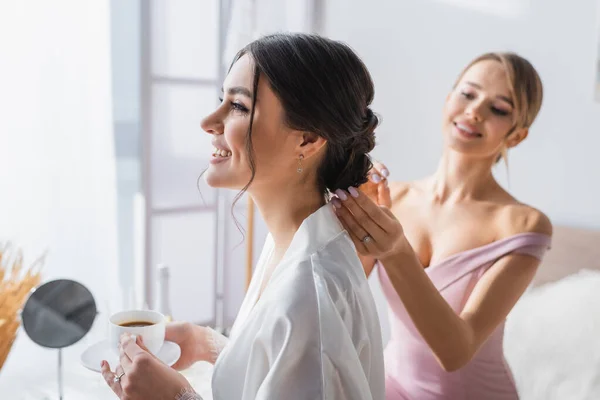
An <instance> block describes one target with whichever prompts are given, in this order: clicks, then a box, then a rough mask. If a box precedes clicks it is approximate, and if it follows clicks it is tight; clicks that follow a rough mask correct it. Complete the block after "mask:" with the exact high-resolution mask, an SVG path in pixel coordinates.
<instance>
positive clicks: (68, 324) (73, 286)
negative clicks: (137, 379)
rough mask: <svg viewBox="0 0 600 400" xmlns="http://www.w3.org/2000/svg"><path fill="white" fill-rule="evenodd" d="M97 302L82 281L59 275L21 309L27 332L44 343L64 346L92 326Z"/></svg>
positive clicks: (40, 343) (52, 346)
mask: <svg viewBox="0 0 600 400" xmlns="http://www.w3.org/2000/svg"><path fill="white" fill-rule="evenodd" d="M96 314H97V309H96V302H95V301H94V296H92V293H91V292H90V291H89V290H88V289H87V288H86V287H85V286H83V285H82V284H80V283H78V282H75V281H72V280H68V279H59V280H55V281H51V282H47V283H44V284H42V285H40V286H38V287H37V288H36V289H35V290H34V291H33V292H32V293H31V294H30V295H29V298H28V299H27V301H26V302H25V307H23V311H22V313H21V319H22V322H23V329H24V330H25V332H26V333H27V336H29V338H30V339H31V340H33V341H34V342H35V343H37V344H39V345H40V346H43V347H49V348H53V349H62V348H63V347H67V346H71V345H72V344H75V343H77V342H78V341H80V340H81V339H82V338H83V337H84V336H85V335H86V334H87V333H88V332H89V331H90V329H91V328H92V324H93V323H94V319H95V318H96Z"/></svg>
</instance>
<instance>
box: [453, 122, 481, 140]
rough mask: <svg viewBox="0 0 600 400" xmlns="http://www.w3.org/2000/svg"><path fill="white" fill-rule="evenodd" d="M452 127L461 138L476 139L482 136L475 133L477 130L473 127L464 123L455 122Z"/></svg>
mask: <svg viewBox="0 0 600 400" xmlns="http://www.w3.org/2000/svg"><path fill="white" fill-rule="evenodd" d="M454 126H455V127H456V129H457V130H458V131H459V132H460V133H461V134H462V135H463V136H466V137H469V138H477V137H482V136H483V135H482V134H481V133H479V132H477V129H476V128H475V127H474V126H472V125H470V124H467V123H464V122H455V123H454Z"/></svg>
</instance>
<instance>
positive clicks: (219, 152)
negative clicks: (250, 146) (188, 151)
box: [212, 147, 231, 158]
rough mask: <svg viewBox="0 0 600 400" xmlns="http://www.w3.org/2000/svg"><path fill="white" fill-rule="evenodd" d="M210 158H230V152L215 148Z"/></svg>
mask: <svg viewBox="0 0 600 400" xmlns="http://www.w3.org/2000/svg"><path fill="white" fill-rule="evenodd" d="M212 156H213V157H217V158H227V157H231V151H229V150H225V149H219V148H217V147H215V148H214V149H213V152H212Z"/></svg>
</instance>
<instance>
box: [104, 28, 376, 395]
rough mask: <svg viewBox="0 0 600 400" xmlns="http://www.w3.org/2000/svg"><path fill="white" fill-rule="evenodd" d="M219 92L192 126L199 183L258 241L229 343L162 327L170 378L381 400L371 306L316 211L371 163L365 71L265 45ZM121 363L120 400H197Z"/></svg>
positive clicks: (311, 48) (343, 238)
mask: <svg viewBox="0 0 600 400" xmlns="http://www.w3.org/2000/svg"><path fill="white" fill-rule="evenodd" d="M223 96H224V98H223V99H222V101H221V104H220V105H219V106H218V108H217V109H216V110H215V111H214V112H213V113H211V114H210V115H208V116H207V117H206V118H204V120H203V121H202V128H203V130H204V131H206V132H207V133H209V134H211V135H212V136H213V145H214V150H213V158H212V160H211V165H210V167H209V168H208V170H207V171H206V173H205V175H204V176H205V179H206V181H207V182H208V184H209V185H211V186H213V187H220V188H232V189H237V190H242V191H247V192H248V194H249V195H250V196H252V198H253V200H254V202H255V203H256V205H257V207H258V209H259V211H260V212H261V214H262V217H263V219H264V220H265V222H266V224H267V227H268V229H269V236H268V237H267V240H266V243H265V246H264V249H263V252H262V254H261V257H260V261H259V263H258V266H257V268H256V271H255V273H254V276H253V278H252V282H251V284H250V288H249V290H248V293H247V294H246V297H245V299H244V302H243V304H242V307H241V309H240V312H239V315H238V317H237V319H236V321H235V324H234V326H233V328H232V332H231V335H230V338H229V339H227V338H225V337H222V336H220V335H219V334H217V333H216V332H214V331H213V330H211V329H210V328H206V327H199V326H194V325H191V324H189V323H188V324H186V323H176V324H172V325H170V326H169V327H168V328H167V335H166V339H167V340H172V341H175V342H177V343H178V344H179V345H180V346H181V348H182V356H181V358H180V360H179V361H178V363H177V364H176V365H175V366H174V368H176V369H184V368H186V367H187V366H189V365H191V364H193V363H194V362H196V361H198V360H205V361H209V362H215V368H214V373H213V381H212V390H213V398H214V399H216V400H238V399H241V400H254V399H260V400H276V399H286V400H304V399H306V400H319V399H336V400H337V399H340V400H341V399H350V400H353V399H356V400H371V399H372V400H383V399H384V396H385V389H384V379H385V376H384V367H383V349H382V339H381V332H380V325H379V320H378V317H377V312H376V309H375V303H374V301H373V298H372V295H371V292H370V290H369V286H368V283H367V279H366V276H365V273H364V270H363V268H362V264H361V262H360V260H359V258H358V256H357V254H356V249H355V247H354V244H353V242H352V238H351V237H350V236H349V234H348V233H347V232H346V231H344V229H343V227H342V225H341V224H340V223H339V221H338V219H337V217H336V215H335V213H334V212H333V209H332V207H333V206H332V205H331V204H328V198H329V196H330V193H331V192H336V193H341V189H344V190H348V191H349V193H351V194H353V193H354V194H357V192H356V189H355V187H357V186H358V185H360V184H362V183H364V182H366V181H367V173H368V171H369V169H370V168H371V166H372V164H371V161H370V159H369V156H368V153H369V152H370V151H371V150H372V149H373V146H374V144H375V137H374V130H375V127H376V126H377V125H378V119H377V117H376V116H375V115H374V114H373V112H372V111H371V110H370V108H369V105H370V103H371V102H372V100H373V96H374V89H373V82H372V80H371V77H370V75H369V72H368V71H367V69H366V67H365V65H364V64H363V63H362V61H361V60H360V59H359V58H358V57H357V56H356V54H355V53H354V52H353V51H352V50H351V49H350V48H349V47H348V46H346V45H344V44H342V43H339V42H335V41H332V40H328V39H325V38H322V37H318V36H313V35H305V34H278V35H271V36H267V37H264V38H262V39H259V40H257V41H255V42H252V43H251V44H250V45H248V46H247V47H246V48H244V49H243V50H242V51H240V53H239V54H238V55H237V56H236V58H235V60H234V62H233V64H232V67H231V69H230V71H229V73H228V75H227V77H226V79H225V82H224V83H223ZM338 195H339V194H338ZM361 239H362V240H365V241H368V240H370V237H366V238H361ZM120 361H121V364H120V366H119V367H118V368H117V369H116V371H115V372H114V373H113V372H112V371H110V369H109V367H108V366H107V365H104V366H103V375H104V377H105V379H106V381H107V383H108V384H109V385H110V386H111V388H112V389H113V390H114V391H115V393H116V394H117V395H118V396H119V397H120V398H121V399H123V398H127V399H131V400H137V399H144V400H154V399H161V400H164V399H199V398H200V397H199V396H198V395H197V394H195V393H194V392H193V391H192V390H191V387H190V385H189V383H188V382H186V381H185V379H184V378H183V377H182V376H181V375H180V374H179V373H177V372H176V371H175V370H174V369H172V368H169V367H167V366H165V365H164V364H162V363H161V362H160V361H159V360H157V359H156V358H154V357H152V356H151V355H150V354H149V353H148V352H147V351H145V349H144V346H143V343H140V341H139V339H138V340H137V342H136V341H132V340H130V339H128V338H124V339H123V341H122V346H121V358H120Z"/></svg>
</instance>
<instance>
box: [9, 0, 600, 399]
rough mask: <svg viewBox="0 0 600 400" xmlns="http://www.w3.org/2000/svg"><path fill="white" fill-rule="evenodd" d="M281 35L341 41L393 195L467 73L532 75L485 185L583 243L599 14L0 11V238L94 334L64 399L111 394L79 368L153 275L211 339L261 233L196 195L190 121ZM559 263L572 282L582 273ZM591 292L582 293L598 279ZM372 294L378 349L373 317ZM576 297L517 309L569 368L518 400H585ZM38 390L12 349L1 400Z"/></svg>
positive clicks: (463, 4) (28, 349) (586, 368)
mask: <svg viewBox="0 0 600 400" xmlns="http://www.w3.org/2000/svg"><path fill="white" fill-rule="evenodd" d="M286 30H289V31H310V32H318V33H321V34H324V35H326V36H328V37H331V38H333V39H338V40H342V41H344V42H346V43H348V44H349V45H350V46H351V47H353V48H354V49H355V50H356V51H357V52H358V54H359V55H360V56H361V57H362V58H363V60H364V61H365V63H366V65H367V67H368V68H369V70H370V71H371V73H372V75H373V78H374V81H375V87H376V96H375V101H374V104H373V109H374V110H375V111H376V112H377V113H379V114H380V115H381V116H382V117H383V123H382V125H381V127H380V128H379V129H378V131H377V141H378V146H377V148H376V149H375V151H374V153H373V154H374V158H376V159H378V160H380V161H382V162H384V163H386V164H387V166H388V167H389V169H390V171H391V174H392V177H391V179H395V180H410V179H415V178H419V177H422V176H424V175H426V174H428V173H431V172H432V171H433V170H434V169H435V168H436V166H437V161H438V158H439V156H440V153H441V145H442V140H441V131H440V124H441V121H440V117H441V110H442V106H443V103H444V100H445V97H446V95H447V93H448V92H449V90H450V89H451V86H452V84H453V82H454V80H455V79H456V77H457V76H458V74H459V72H460V71H461V69H462V68H463V67H464V66H465V65H466V64H467V63H468V62H469V61H470V60H471V59H473V58H474V57H476V56H477V55H479V54H481V53H484V52H488V51H505V50H509V51H516V52H518V53H520V54H521V55H523V56H525V57H526V58H528V59H529V60H530V61H531V62H532V63H533V64H534V66H535V67H536V68H537V70H538V71H539V73H540V75H541V77H542V80H543V83H544V89H545V98H544V104H543V106H542V110H541V113H540V115H539V117H538V119H537V121H536V122H535V124H534V125H533V128H532V129H531V132H530V135H529V137H528V139H527V140H526V141H525V142H524V143H523V144H521V145H520V146H519V147H518V148H516V149H514V150H511V152H510V153H509V167H508V168H506V167H505V166H504V164H502V163H501V164H499V166H498V167H497V171H496V172H497V174H498V177H499V179H500V180H501V182H502V183H503V184H504V185H506V186H507V187H509V188H510V190H511V191H512V193H513V194H514V195H515V196H516V197H517V198H519V199H520V200H521V201H523V202H525V203H529V204H531V205H534V206H535V207H537V208H539V209H541V210H542V211H544V212H545V213H546V214H547V215H548V216H549V217H550V218H551V219H552V221H553V223H554V224H555V225H557V226H564V227H566V228H569V229H576V232H578V233H579V232H583V231H585V232H589V235H588V234H586V236H585V238H586V240H590V241H591V242H590V243H591V244H590V245H589V247H600V239H598V238H599V236H597V235H598V232H599V231H600V206H599V205H600V184H599V182H600V168H599V167H598V162H597V161H596V158H597V155H598V151H599V149H600V1H599V0H578V1H571V2H566V1H562V0H503V1H493V0H395V1H393V0H370V1H364V0H363V1H359V0H280V1H277V0H147V1H144V0H111V1H107V0H89V1H81V0H54V1H52V2H47V1H43V0H39V1H35V0H21V1H12V0H2V2H0V110H1V111H0V138H1V141H0V182H1V186H0V187H1V188H2V189H1V191H0V242H2V241H11V242H13V243H14V244H16V245H18V246H19V247H21V248H22V249H23V252H24V255H25V264H27V262H28V261H29V262H32V261H33V260H34V259H35V258H37V257H38V256H39V255H41V254H43V253H44V252H46V251H47V252H48V253H47V257H46V260H45V264H44V268H43V270H42V279H43V281H48V280H52V279H56V278H69V279H73V280H76V281H78V282H81V283H82V284H84V285H85V286H87V287H88V288H89V289H90V290H91V291H92V293H93V294H94V297H95V299H96V302H97V306H98V311H99V314H98V317H97V320H96V323H95V326H94V329H93V331H92V332H91V333H90V334H89V335H88V336H87V337H86V338H85V339H84V340H83V341H82V342H80V343H78V344H77V345H74V346H72V347H71V348H68V349H66V352H65V354H66V359H65V360H66V361H65V369H66V371H67V372H66V375H65V379H66V385H67V389H66V390H67V393H69V391H70V393H71V394H72V397H70V398H82V397H77V393H80V392H78V390H81V391H83V392H85V393H87V394H86V396H87V397H85V398H86V399H87V398H90V399H91V398H111V397H110V396H109V394H108V393H107V392H106V391H103V389H105V388H104V387H103V383H102V382H101V379H100V377H99V375H98V374H95V373H93V372H90V371H87V370H84V369H83V367H81V366H80V365H79V355H80V354H81V352H82V351H83V350H84V349H85V348H86V347H87V346H89V345H90V344H92V343H94V342H96V341H98V340H101V339H102V338H103V337H104V335H105V333H106V329H105V328H106V326H105V325H106V317H107V315H109V314H110V313H112V312H115V311H118V310H121V309H124V308H139V307H148V308H157V307H159V303H161V301H162V300H159V297H161V296H159V293H164V292H161V290H160V289H159V284H158V273H157V271H158V267H159V265H165V266H167V267H168V272H169V278H170V279H169V282H168V295H167V297H168V309H169V310H168V311H169V313H170V314H171V315H172V317H173V318H174V319H180V320H189V321H193V322H196V323H199V324H206V325H211V326H214V327H217V328H220V329H224V330H226V329H227V328H228V327H229V326H230V325H231V324H232V323H233V321H234V319H235V316H236V313H237V310H238V307H239V305H240V303H241V300H242V299H243V296H244V291H245V285H246V281H247V265H248V258H250V259H251V261H255V260H256V258H257V257H258V255H259V252H260V249H261V248H262V241H263V239H264V236H265V235H266V229H265V226H264V224H263V223H262V221H261V219H260V215H259V214H256V215H255V219H254V226H253V227H252V233H253V241H252V243H251V245H250V247H249V248H248V246H247V243H246V242H244V234H245V237H246V238H248V234H249V232H248V220H247V215H248V206H247V199H246V198H242V200H241V201H239V202H238V203H237V205H235V207H234V206H233V205H232V202H233V199H234V197H235V195H236V193H235V192H230V191H227V190H215V189H212V188H210V187H208V186H207V185H206V184H205V183H204V181H203V180H202V179H200V180H198V178H199V176H200V175H201V174H202V171H203V170H204V169H205V168H206V166H207V164H208V160H209V158H210V154H211V152H212V147H211V145H210V137H209V135H207V134H205V133H204V132H202V130H201V129H200V120H201V118H202V117H203V116H204V115H206V114H208V113H209V112H210V111H211V110H212V109H213V108H214V107H215V106H216V105H217V104H218V97H219V94H220V88H221V83H222V80H223V78H224V76H225V73H226V71H227V67H228V65H229V62H230V61H231V59H232V57H233V55H234V54H235V52H236V51H237V50H238V49H239V48H241V47H242V46H243V45H245V44H246V43H247V42H248V41H249V40H251V39H252V38H254V37H258V36H260V35H261V34H264V33H269V32H274V31H286ZM232 207H233V212H232ZM233 215H234V216H235V218H234V217H233ZM236 221H237V223H238V224H239V225H240V227H241V229H242V231H245V233H244V234H242V233H241V232H240V229H238V227H237V225H236ZM567 236H568V235H567ZM589 238H592V239H589ZM597 239H598V241H596V240H597ZM596 244H597V246H595V245H596ZM568 255H569V256H570V257H567V258H565V259H569V260H572V263H570V264H569V268H574V270H579V269H586V268H587V269H595V268H596V267H597V265H596V264H594V265H580V263H579V262H578V261H577V256H578V255H577V254H576V253H575V252H569V253H568ZM592 263H593V262H592ZM559 269H560V268H559ZM597 269H600V267H597ZM563 275H568V274H563ZM562 277H563V276H562V275H561V278H562ZM595 278H596V276H595V275H594V276H592V275H589V276H586V279H585V280H584V281H585V282H584V283H580V285H588V286H589V285H590V284H591V282H594V284H596V283H600V281H599V280H593V279H595ZM371 280H372V281H373V282H371V284H372V286H373V289H374V292H375V296H376V299H377V301H378V306H379V310H380V312H381V313H380V316H381V319H382V326H383V331H384V339H387V335H388V334H387V331H386V330H387V320H386V311H385V304H384V302H383V297H382V295H381V293H380V290H379V288H378V282H376V277H374V278H372V279H371ZM582 282H583V281H582ZM588 286H578V287H577V289H573V287H574V286H573V287H571V286H570V287H569V290H571V289H573V290H572V291H570V292H569V293H576V292H577V293H580V294H582V293H585V296H586V297H585V299H583V298H582V300H581V303H577V304H574V305H569V306H568V307H567V306H566V305H565V304H566V303H565V302H563V301H561V300H557V299H559V296H560V293H567V292H566V291H565V292H558V291H557V292H551V293H550V294H548V295H547V296H549V297H547V298H548V299H552V300H553V301H556V303H552V305H551V306H549V305H548V302H547V301H546V300H544V299H545V298H539V297H538V298H535V301H537V302H538V303H535V304H539V305H540V306H539V307H546V309H547V310H548V311H547V313H546V314H544V311H543V310H542V309H541V308H539V307H538V308H534V309H530V308H527V309H525V308H522V309H521V310H523V311H522V313H525V314H523V318H525V319H527V320H530V317H531V315H529V314H528V313H529V311H530V310H533V313H534V314H535V313H537V314H536V315H540V316H547V317H548V318H549V319H545V320H544V321H540V322H539V323H537V324H535V323H534V324H533V325H532V328H531V329H534V328H535V327H536V326H537V327H538V328H539V327H542V326H543V327H546V328H548V327H550V328H548V329H554V328H551V327H552V326H561V327H564V326H565V325H568V326H569V327H570V330H571V331H573V330H574V331H575V332H574V333H573V335H575V336H573V335H571V336H568V335H567V333H564V334H563V335H562V336H560V337H561V338H562V339H560V342H561V343H563V344H564V346H565V349H571V351H572V353H569V351H567V350H565V351H564V352H563V353H559V354H558V355H557V354H553V355H552V356H551V358H552V360H553V362H554V364H555V365H556V368H555V370H552V369H551V368H550V369H548V368H549V367H548V364H547V362H546V361H547V360H544V361H543V362H542V361H538V362H539V366H540V368H541V366H542V365H544V364H545V365H546V367H545V368H546V369H545V370H544V373H543V374H542V373H541V372H540V374H541V375H540V377H539V379H538V380H537V381H535V382H533V383H530V382H527V380H526V379H525V378H522V377H521V375H519V374H517V377H516V379H517V381H518V382H517V383H518V384H519V387H520V390H521V391H522V392H523V393H525V395H524V398H529V399H550V398H557V399H558V398H560V399H567V398H568V399H586V398H598V396H600V392H598V391H595V390H600V375H598V373H596V372H594V371H599V370H600V348H599V347H598V346H595V347H589V348H585V349H586V350H583V349H584V347H582V348H581V349H579V348H578V347H577V346H578V345H581V343H582V341H583V340H590V343H591V341H592V339H591V337H592V336H593V335H594V334H595V335H596V336H597V335H598V333H600V321H598V320H597V319H596V320H594V321H592V322H590V320H589V318H588V315H595V314H598V315H600V304H599V303H600V300H599V298H598V296H599V294H598V291H597V289H598V288H600V286H595V287H596V290H595V291H594V290H592V289H589V290H588V289H584V288H588ZM557 290H558V289H557ZM586 290H587V291H586ZM532 296H533V295H532ZM564 296H565V297H564V298H565V299H567V298H568V299H573V296H572V295H567V294H564ZM590 296H591V297H590ZM532 299H534V298H533V297H532ZM584 300H585V301H584ZM532 301H533V300H532ZM163 304H164V303H163ZM531 304H533V303H528V304H527V305H528V306H530V305H531ZM590 304H591V305H590ZM592 305H596V308H595V309H594V310H592V309H590V307H592ZM561 306H562V307H567V308H566V309H565V310H564V313H567V314H568V313H573V312H574V311H573V310H574V308H575V309H577V310H580V311H581V313H582V314H581V317H580V318H581V320H578V321H587V325H586V324H582V325H581V326H582V327H581V329H578V325H577V323H575V325H573V323H567V322H566V320H565V316H564V314H560V312H561V311H560V310H562V309H561V308H560V307H561ZM581 307H587V308H586V309H585V310H583V309H582V308H581ZM518 311H519V310H515V313H517V312H518ZM594 311H595V314H594ZM518 315H519V316H520V315H521V314H518ZM552 318H554V319H552ZM552 321H554V322H552ZM546 323H547V324H550V323H555V324H556V325H544V324H546ZM513 326H514V328H511V326H509V328H508V329H509V330H510V329H513V331H512V332H514V334H515V335H517V334H523V335H524V334H525V331H527V332H529V333H528V334H529V335H530V336H528V337H527V338H525V339H523V338H520V337H514V336H513V338H514V339H512V338H510V337H509V338H507V343H514V344H515V350H512V351H508V350H507V355H512V356H511V357H512V359H511V358H509V360H508V361H509V362H510V363H511V366H512V367H513V370H515V371H516V372H517V373H519V372H521V371H527V370H528V369H529V368H530V367H531V368H536V365H538V364H536V365H525V364H524V362H525V361H522V359H526V358H530V354H529V353H527V352H526V351H525V350H522V351H521V350H520V349H522V348H526V347H527V343H530V344H531V345H533V343H535V339H536V338H535V336H531V335H533V333H532V332H531V330H530V329H529V328H528V329H524V328H523V326H524V325H523V324H522V323H516V324H513ZM546 328H545V329H546ZM555 332H556V331H555ZM509 333H510V332H509ZM538 333H539V334H542V333H541V332H538ZM538 333H536V334H538ZM543 334H547V335H551V333H549V332H543ZM565 335H567V336H565ZM582 335H587V336H585V338H589V339H585V338H583V336H582ZM526 340H530V341H531V342H527V341H526ZM569 341H571V342H569ZM517 348H518V349H519V350H517ZM540 351H541V353H542V354H543V353H544V350H540ZM590 351H591V353H590ZM561 354H562V356H561ZM573 354H587V357H583V356H582V357H580V358H577V359H573V358H571V359H569V358H568V357H572V356H573ZM590 355H593V357H590ZM563 356H564V358H560V357H563ZM584 359H585V360H584ZM538 360H540V359H538ZM567 360H571V361H567ZM569 363H571V364H569ZM561 365H562V368H565V365H569V368H570V373H569V371H566V372H565V371H564V370H562V369H561ZM594 368H595V370H594ZM563 372H564V373H563ZM202 376H204V375H202ZM557 377H562V378H561V379H562V381H557V379H558V378H557ZM55 380H56V355H55V352H54V351H51V350H47V349H43V348H40V347H37V346H35V345H34V344H33V343H31V341H30V340H29V339H28V338H27V337H26V335H24V334H19V335H17V340H16V342H15V344H14V345H13V349H12V350H11V353H10V354H9V357H8V359H7V361H6V363H5V365H4V367H2V369H1V370H0V397H2V398H3V399H4V398H6V399H21V398H23V399H29V398H31V399H33V398H36V399H40V398H55V397H53V396H54V392H55V386H54V385H55ZM552 385H554V386H552ZM581 386H582V387H584V389H580V390H581V391H580V392H574V390H575V389H574V388H575V387H581ZM24 388H25V389H24ZM91 388H94V389H93V390H97V392H98V394H97V395H96V394H92V392H91V391H92V389H91ZM578 390H579V389H578ZM94 393H95V392H94ZM592 393H595V395H596V397H587V396H592ZM5 394H6V397H5ZM28 396H29V397H28ZM93 396H96V397H93ZM103 396H105V397H103ZM561 396H562V397H561Z"/></svg>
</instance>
